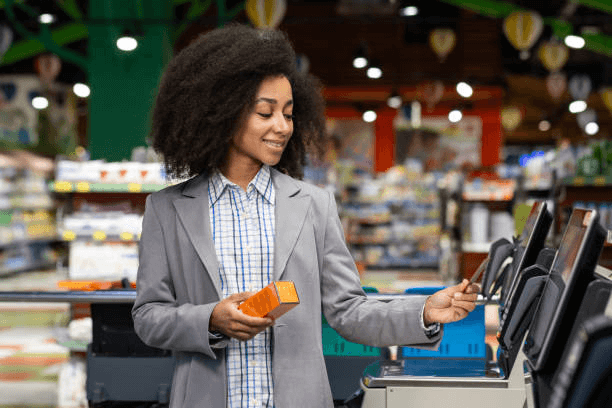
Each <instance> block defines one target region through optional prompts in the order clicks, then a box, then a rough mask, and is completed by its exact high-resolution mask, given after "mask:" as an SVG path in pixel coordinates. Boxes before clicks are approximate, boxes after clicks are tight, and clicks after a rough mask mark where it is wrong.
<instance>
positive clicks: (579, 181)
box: [574, 177, 584, 186]
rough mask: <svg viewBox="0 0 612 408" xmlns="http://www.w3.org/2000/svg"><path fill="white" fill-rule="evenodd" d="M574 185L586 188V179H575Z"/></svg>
mask: <svg viewBox="0 0 612 408" xmlns="http://www.w3.org/2000/svg"><path fill="white" fill-rule="evenodd" d="M574 185H576V186H584V177H574Z"/></svg>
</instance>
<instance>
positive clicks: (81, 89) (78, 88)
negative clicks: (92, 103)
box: [72, 83, 91, 98]
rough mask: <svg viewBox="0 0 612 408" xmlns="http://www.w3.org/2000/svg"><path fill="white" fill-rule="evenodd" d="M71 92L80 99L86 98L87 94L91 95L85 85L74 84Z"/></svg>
mask: <svg viewBox="0 0 612 408" xmlns="http://www.w3.org/2000/svg"><path fill="white" fill-rule="evenodd" d="M72 92H74V94H75V95H76V96H78V97H80V98H87V97H88V96H89V94H90V93H91V90H90V89H89V87H88V86H87V85H85V84H82V83H76V84H74V86H73V87H72Z"/></svg>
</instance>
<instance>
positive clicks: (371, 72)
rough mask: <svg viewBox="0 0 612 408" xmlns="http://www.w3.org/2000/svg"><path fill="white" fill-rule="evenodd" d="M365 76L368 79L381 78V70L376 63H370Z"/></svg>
mask: <svg viewBox="0 0 612 408" xmlns="http://www.w3.org/2000/svg"><path fill="white" fill-rule="evenodd" d="M367 75H368V78H370V79H378V78H380V77H381V76H382V69H380V67H379V66H378V64H377V63H375V62H372V63H370V66H369V67H368V71H367Z"/></svg>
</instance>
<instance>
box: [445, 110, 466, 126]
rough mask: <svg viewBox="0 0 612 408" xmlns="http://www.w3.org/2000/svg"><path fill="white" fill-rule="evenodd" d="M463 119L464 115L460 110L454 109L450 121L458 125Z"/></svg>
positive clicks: (450, 113)
mask: <svg viewBox="0 0 612 408" xmlns="http://www.w3.org/2000/svg"><path fill="white" fill-rule="evenodd" d="M462 118H463V114H462V113H461V111H460V110H459V109H454V110H452V111H450V112H449V114H448V120H450V121H451V122H452V123H457V122H459V121H460V120H461V119H462Z"/></svg>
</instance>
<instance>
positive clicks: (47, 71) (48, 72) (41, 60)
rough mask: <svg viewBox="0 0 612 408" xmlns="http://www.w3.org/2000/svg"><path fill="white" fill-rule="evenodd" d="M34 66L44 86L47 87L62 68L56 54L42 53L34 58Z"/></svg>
mask: <svg viewBox="0 0 612 408" xmlns="http://www.w3.org/2000/svg"><path fill="white" fill-rule="evenodd" d="M34 68H36V72H38V78H39V79H40V82H42V84H43V85H44V86H47V87H49V86H50V85H51V84H52V83H53V81H54V80H55V78H57V76H58V75H59V72H60V70H61V69H62V61H61V60H60V59H59V57H58V56H57V55H54V54H42V55H39V56H38V57H37V58H36V60H34Z"/></svg>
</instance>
